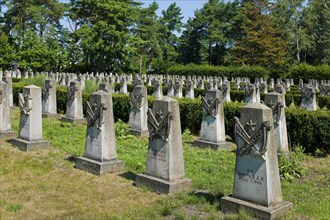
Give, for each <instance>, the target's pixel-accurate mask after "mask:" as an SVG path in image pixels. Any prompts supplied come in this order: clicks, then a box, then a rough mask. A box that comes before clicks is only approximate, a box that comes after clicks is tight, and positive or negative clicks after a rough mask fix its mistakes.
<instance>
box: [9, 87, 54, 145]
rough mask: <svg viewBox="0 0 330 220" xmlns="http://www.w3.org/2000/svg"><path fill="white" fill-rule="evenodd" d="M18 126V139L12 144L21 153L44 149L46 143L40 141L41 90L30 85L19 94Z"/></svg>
mask: <svg viewBox="0 0 330 220" xmlns="http://www.w3.org/2000/svg"><path fill="white" fill-rule="evenodd" d="M18 105H19V108H20V124H19V134H18V138H15V139H12V141H11V142H12V144H13V145H14V146H17V147H18V148H19V149H21V150H23V151H30V150H33V149H35V148H40V147H46V146H48V142H46V141H43V140H42V113H41V111H42V109H41V88H39V87H37V86H35V85H30V86H25V87H24V88H23V93H19V103H18Z"/></svg>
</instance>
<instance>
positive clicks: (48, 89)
mask: <svg viewBox="0 0 330 220" xmlns="http://www.w3.org/2000/svg"><path fill="white" fill-rule="evenodd" d="M42 117H44V118H59V117H60V115H59V114H57V101H56V81H55V80H53V79H46V80H45V84H44V87H43V88H42Z"/></svg>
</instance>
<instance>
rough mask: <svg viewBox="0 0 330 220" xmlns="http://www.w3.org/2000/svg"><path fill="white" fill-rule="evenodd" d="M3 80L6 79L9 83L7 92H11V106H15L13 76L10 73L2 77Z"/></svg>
mask: <svg viewBox="0 0 330 220" xmlns="http://www.w3.org/2000/svg"><path fill="white" fill-rule="evenodd" d="M2 81H4V82H5V83H7V91H6V93H8V94H9V105H10V107H13V106H14V99H13V81H12V78H11V77H9V76H8V75H7V76H6V74H5V76H4V77H2Z"/></svg>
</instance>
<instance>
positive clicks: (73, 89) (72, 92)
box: [68, 86, 78, 100]
mask: <svg viewBox="0 0 330 220" xmlns="http://www.w3.org/2000/svg"><path fill="white" fill-rule="evenodd" d="M76 91H78V89H77V88H76V86H69V88H68V99H69V100H74V99H75V98H76Z"/></svg>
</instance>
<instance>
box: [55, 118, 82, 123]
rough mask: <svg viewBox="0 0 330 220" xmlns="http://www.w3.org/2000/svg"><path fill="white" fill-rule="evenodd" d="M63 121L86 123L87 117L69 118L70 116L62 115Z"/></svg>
mask: <svg viewBox="0 0 330 220" xmlns="http://www.w3.org/2000/svg"><path fill="white" fill-rule="evenodd" d="M61 121H62V122H69V123H73V124H84V123H86V119H85V118H69V117H62V118H61Z"/></svg>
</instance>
